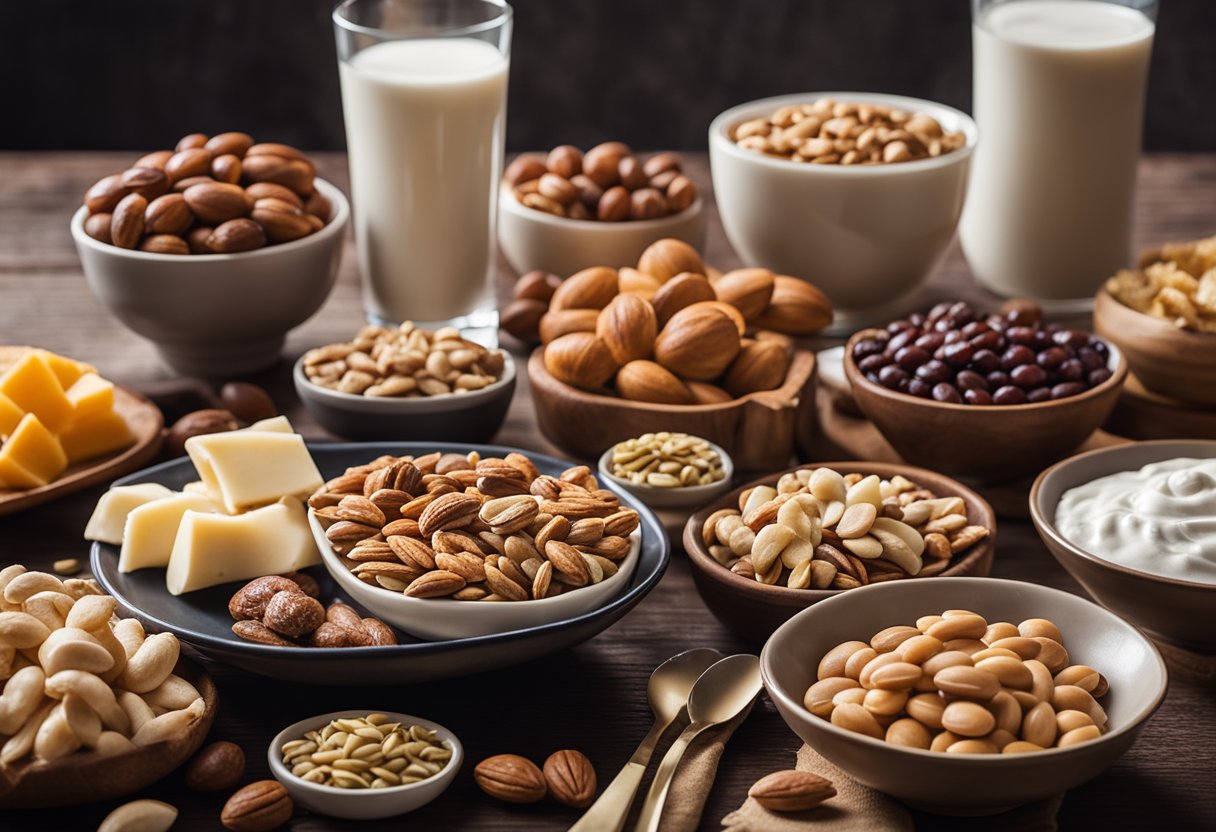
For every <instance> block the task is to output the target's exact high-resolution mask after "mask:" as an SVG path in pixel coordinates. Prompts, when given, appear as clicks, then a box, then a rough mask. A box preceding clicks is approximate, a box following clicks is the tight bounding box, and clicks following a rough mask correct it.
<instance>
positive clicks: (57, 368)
mask: <svg viewBox="0 0 1216 832" xmlns="http://www.w3.org/2000/svg"><path fill="white" fill-rule="evenodd" d="M36 352H37V353H38V355H40V356H42V360H43V361H45V362H46V365H47V366H48V367H50V368H51V372H52V373H54V374H55V378H57V379H59V386H60V387H62V388H63V389H64V390H67V389H68V388H69V387H71V386H72V385H73V384H75V383H76V380H77V379H78V378H80V377H81V376H82V375H84V374H85V373H96V372H97V368H96V367H94V366H92V365H91V364H85V363H84V362H83V361H77V360H76V359H74V358H68V357H67V356H66V355H59V354H58V353H53V352H51V351H50V350H36Z"/></svg>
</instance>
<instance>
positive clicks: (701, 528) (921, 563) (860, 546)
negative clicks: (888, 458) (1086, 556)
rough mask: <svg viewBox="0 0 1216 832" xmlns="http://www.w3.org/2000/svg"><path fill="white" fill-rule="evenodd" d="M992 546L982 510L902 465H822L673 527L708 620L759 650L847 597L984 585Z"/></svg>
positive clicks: (764, 482)
mask: <svg viewBox="0 0 1216 832" xmlns="http://www.w3.org/2000/svg"><path fill="white" fill-rule="evenodd" d="M995 536H996V515H995V514H994V512H993V511H992V507H991V506H989V505H988V503H987V502H986V501H985V500H984V498H983V497H981V496H980V495H979V494H977V493H975V492H974V491H972V490H971V489H969V488H967V487H966V486H964V485H962V484H961V483H959V482H956V481H955V480H952V479H950V478H948V477H945V476H943V475H941V474H936V473H934V472H932V471H926V470H924V469H922V468H912V467H909V466H905V465H894V464H887V463H875V462H824V463H815V464H814V465H808V466H803V467H800V468H794V469H791V470H789V471H785V472H783V473H781V474H780V475H777V476H769V477H765V478H763V479H759V480H756V481H755V482H753V483H751V484H749V485H747V486H745V487H743V488H740V489H737V490H735V491H733V492H731V493H730V494H728V495H726V496H724V497H722V498H721V499H719V500H716V501H714V502H712V503H709V504H708V505H706V506H704V507H703V508H701V510H700V511H698V512H697V513H696V514H694V515H692V517H690V518H689V520H688V523H687V524H686V525H685V527H684V548H685V550H686V551H687V552H688V556H689V559H690V560H691V562H692V567H693V570H692V574H693V581H694V583H695V584H696V586H697V591H698V592H699V593H700V594H701V598H702V600H704V601H705V604H706V606H708V607H709V609H710V611H711V612H712V613H713V614H714V615H715V616H717V618H718V619H719V620H720V621H721V622H722V623H723V624H725V625H726V626H727V627H728V628H729V629H731V630H732V631H733V632H736V633H738V634H740V635H743V636H745V637H747V638H750V639H753V640H756V641H763V640H764V639H765V638H767V637H768V636H769V635H770V634H771V633H772V632H773V630H775V629H776V628H777V627H778V626H780V625H781V624H782V623H784V622H785V621H787V620H788V619H789V618H790V617H791V616H793V615H794V614H795V613H797V612H799V611H800V610H802V609H805V608H806V607H809V606H810V605H812V604H814V603H816V602H817V601H822V600H823V599H825V598H830V597H832V596H834V595H838V594H840V593H842V592H846V591H848V590H852V589H857V588H859V587H862V586H866V585H869V584H876V583H885V582H887V581H895V580H920V579H925V578H931V577H934V576H937V575H946V576H961V575H981V576H982V575H987V574H988V572H989V570H990V569H991V567H992V555H993V551H994V548H995V547H994V538H995Z"/></svg>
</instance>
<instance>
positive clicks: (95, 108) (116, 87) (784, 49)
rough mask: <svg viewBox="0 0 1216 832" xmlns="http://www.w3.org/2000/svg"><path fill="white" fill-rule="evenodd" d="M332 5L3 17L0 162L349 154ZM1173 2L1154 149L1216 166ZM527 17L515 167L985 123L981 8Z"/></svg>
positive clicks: (934, 3) (1208, 30)
mask: <svg viewBox="0 0 1216 832" xmlns="http://www.w3.org/2000/svg"><path fill="white" fill-rule="evenodd" d="M333 5H334V3H333V0H34V2H29V0H24V1H23V2H18V0H4V1H3V2H0V9H2V10H3V12H4V22H3V26H2V28H0V77H2V78H3V79H4V80H3V82H2V83H3V87H2V89H3V93H2V94H0V104H2V105H3V107H2V109H0V125H3V129H2V130H0V149H26V150H35V149H65V150H66V149H76V150H83V149H124V150H147V149H152V148H156V147H164V146H169V145H171V144H173V142H175V141H176V140H177V138H178V137H179V136H181V135H183V134H185V133H190V132H195V131H199V132H204V133H215V132H221V131H224V130H244V131H246V132H249V133H252V134H253V135H254V136H255V137H257V138H259V139H261V140H264V141H285V142H289V143H291V144H295V145H299V146H301V147H304V148H308V149H315V150H331V149H341V148H342V147H343V146H344V140H343V130H342V117H341V102H340V99H339V95H338V74H337V67H336V63H335V62H336V58H335V52H334V41H333V34H332V30H331V23H330V18H329V15H330V10H331V9H332V7H333ZM1161 5H1162V9H1161V13H1160V15H1159V18H1158V30H1157V40H1156V44H1155V48H1154V50H1153V63H1152V74H1151V83H1150V85H1149V105H1148V115H1147V123H1146V125H1145V148H1146V149H1148V150H1206V151H1214V150H1216V108H1213V107H1212V106H1211V103H1212V94H1211V91H1212V90H1213V89H1216V50H1214V49H1213V46H1212V44H1213V38H1214V36H1216V2H1214V0H1162V3H1161ZM514 6H515V10H516V18H515V37H514V42H513V47H512V67H511V87H510V104H509V109H508V113H509V122H508V123H509V128H508V139H507V144H508V148H509V149H511V150H521V149H538V148H547V147H552V146H553V145H556V144H560V143H565V142H569V143H573V144H577V145H580V146H584V147H585V146H589V145H591V144H594V143H596V142H599V141H603V140H605V139H610V138H612V139H621V140H624V141H627V142H629V143H631V144H633V145H635V146H637V147H638V148H654V149H657V148H666V147H670V148H677V149H703V148H704V146H705V133H706V128H707V127H708V125H709V122H710V120H711V119H712V118H713V116H714V115H716V114H717V113H718V112H720V111H722V110H724V109H726V108H727V107H730V106H732V105H734V104H738V103H741V102H744V101H747V100H750V99H754V98H762V97H766V96H770V95H778V94H782V93H789V92H802V91H813V90H829V89H842V90H849V89H854V90H865V91H871V92H891V93H903V94H908V95H915V96H918V97H923V98H930V99H934V100H938V101H942V102H945V103H948V104H953V105H955V106H958V107H961V108H963V109H966V110H969V109H970V100H971V37H970V3H969V2H968V0H515V2H514ZM1044 128H1045V129H1050V126H1049V125H1044ZM1094 141H1095V142H1100V141H1102V137H1101V136H1100V135H1095V136H1094Z"/></svg>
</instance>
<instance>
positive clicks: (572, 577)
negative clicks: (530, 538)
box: [545, 540, 591, 587]
mask: <svg viewBox="0 0 1216 832" xmlns="http://www.w3.org/2000/svg"><path fill="white" fill-rule="evenodd" d="M545 557H546V558H547V559H548V560H549V563H551V564H553V568H554V569H556V570H557V571H558V572H559V573H560V575H561V580H562V582H563V583H565V584H568V585H570V586H575V587H578V586H586V585H587V584H589V583H591V572H590V570H589V569H588V568H587V562H586V561H585V560H583V556H582V554H580V553H579V551H578V550H577V549H575V548H574V547H573V546H571V545H570V544H568V543H565V542H563V541H561V540H550V541H548V542H547V543H546V544H545Z"/></svg>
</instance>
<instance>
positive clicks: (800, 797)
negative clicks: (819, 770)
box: [747, 770, 836, 812]
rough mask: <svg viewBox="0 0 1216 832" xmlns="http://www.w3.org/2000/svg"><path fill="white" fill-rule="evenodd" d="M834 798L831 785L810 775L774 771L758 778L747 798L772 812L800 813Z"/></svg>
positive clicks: (834, 791)
mask: <svg viewBox="0 0 1216 832" xmlns="http://www.w3.org/2000/svg"><path fill="white" fill-rule="evenodd" d="M835 794H836V789H834V788H833V787H832V781H830V780H826V779H824V778H823V777H820V776H819V775H818V774H811V773H810V772H809V771H794V770H789V771H775V772H773V773H772V774H770V775H768V776H766V777H761V778H760V779H759V780H757V781H756V783H755V785H753V786H752V787H751V788H750V789H748V792H747V796H748V797H750V798H752V799H753V800H755V801H756V802H757V803H759V804H760V805H761V806H763V807H764V808H765V809H768V810H769V811H772V812H801V811H805V810H806V809H812V808H814V807H816V806H818V805H819V804H820V803H822V802H823V801H825V800H827V799H828V798H829V797H833V796H834V795H835Z"/></svg>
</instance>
